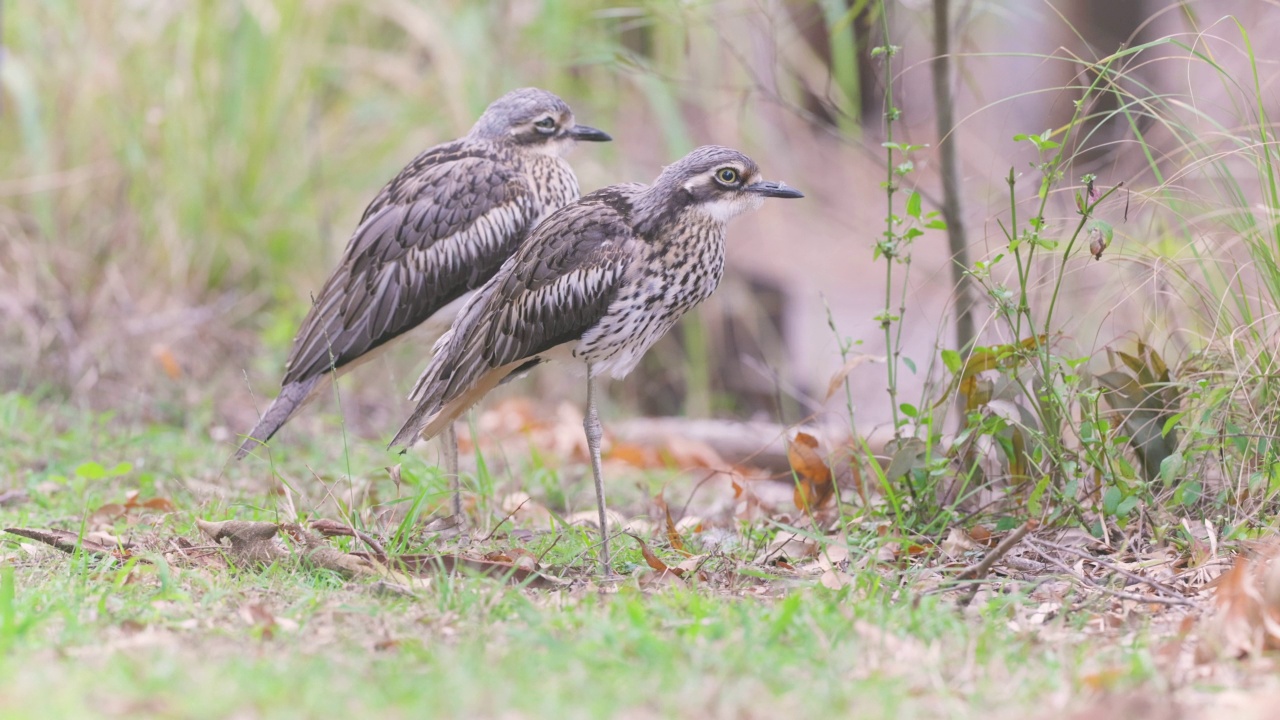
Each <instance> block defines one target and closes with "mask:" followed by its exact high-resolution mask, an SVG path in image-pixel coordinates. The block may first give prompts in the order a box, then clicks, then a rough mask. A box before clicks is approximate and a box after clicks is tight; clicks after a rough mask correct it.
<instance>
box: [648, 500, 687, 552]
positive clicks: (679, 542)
mask: <svg viewBox="0 0 1280 720" xmlns="http://www.w3.org/2000/svg"><path fill="white" fill-rule="evenodd" d="M653 502H654V503H656V504H657V506H658V507H659V508H661V509H662V514H663V515H665V516H666V521H667V543H668V544H670V545H671V549H672V550H675V551H676V552H678V553H681V554H683V555H684V556H685V557H688V556H690V555H692V554H693V553H690V552H689V551H687V550H685V549H684V538H683V537H681V536H680V531H679V530H678V529H676V523H675V521H674V520H672V519H671V508H670V507H669V506H668V505H667V500H666V498H664V497H663V496H662V493H661V492H660V493H658V494H657V496H655V497H654V498H653Z"/></svg>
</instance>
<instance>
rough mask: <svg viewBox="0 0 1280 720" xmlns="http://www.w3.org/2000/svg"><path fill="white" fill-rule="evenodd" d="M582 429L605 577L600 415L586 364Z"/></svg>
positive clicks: (610, 571)
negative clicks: (590, 475)
mask: <svg viewBox="0 0 1280 720" xmlns="http://www.w3.org/2000/svg"><path fill="white" fill-rule="evenodd" d="M582 429H583V430H585V431H586V433H587V449H588V451H590V453H591V474H592V475H594V476H595V481H596V509H597V510H599V511H600V569H601V572H603V574H604V576H605V577H609V576H611V575H613V567H612V566H611V565H610V563H609V526H608V524H607V517H606V515H605V510H604V479H603V478H602V477H601V476H600V438H601V437H603V435H604V431H603V430H602V429H601V427H600V415H599V414H597V413H596V396H595V380H594V379H593V378H592V377H591V364H590V363H588V364H587V414H586V416H584V417H583V418H582Z"/></svg>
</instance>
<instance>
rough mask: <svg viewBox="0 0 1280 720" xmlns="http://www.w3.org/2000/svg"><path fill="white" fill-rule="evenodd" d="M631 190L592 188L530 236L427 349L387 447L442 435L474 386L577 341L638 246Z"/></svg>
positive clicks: (471, 397)
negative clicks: (410, 409)
mask: <svg viewBox="0 0 1280 720" xmlns="http://www.w3.org/2000/svg"><path fill="white" fill-rule="evenodd" d="M640 187H642V186H615V187H613V188H606V189H605V190H602V191H597V192H596V193H592V194H591V195H587V196H585V197H583V198H582V199H581V200H579V201H578V202H576V203H573V204H570V205H568V206H566V207H564V208H561V209H560V210H559V211H557V212H556V213H554V214H552V215H551V216H550V217H548V218H547V219H546V220H544V221H543V222H542V223H541V224H540V225H538V227H537V228H535V229H534V231H533V232H532V233H531V234H530V236H529V238H528V240H526V241H525V242H524V243H523V244H522V245H521V246H520V249H519V250H518V251H517V252H516V254H515V255H513V256H512V257H511V259H510V260H508V261H507V262H506V263H505V264H504V265H503V266H502V268H501V269H500V270H499V271H498V273H497V274H496V275H494V276H493V278H492V279H491V280H489V282H488V283H486V284H485V285H484V286H483V287H482V288H481V289H480V291H479V292H477V293H476V294H475V295H474V296H473V297H472V298H471V299H470V300H469V301H468V302H467V304H466V305H465V306H464V307H463V308H462V310H461V311H460V312H459V313H458V317H457V319H456V320H454V323H453V326H452V327H451V328H450V329H449V331H448V332H447V333H446V334H445V335H444V336H443V337H441V338H440V340H439V341H438V342H437V343H436V348H435V355H434V357H432V359H431V362H430V363H429V364H428V366H427V369H426V370H425V371H424V372H423V374H422V377H421V378H420V379H419V380H418V384H417V386H416V387H415V388H414V391H413V394H412V395H411V396H410V397H411V398H412V399H414V400H415V401H416V402H417V403H418V405H417V408H416V409H415V411H414V413H413V415H412V416H411V417H410V418H409V420H408V421H407V422H406V423H405V425H404V427H402V428H401V429H400V432H399V433H398V434H397V435H396V439H395V440H393V441H392V445H397V444H406V443H408V442H411V441H412V440H413V439H414V438H415V437H416V436H417V435H418V434H419V433H420V432H422V431H423V429H424V428H429V429H431V430H432V431H438V430H439V429H440V428H443V427H444V426H445V424H447V422H448V421H451V419H452V418H453V417H456V416H457V415H459V414H461V413H462V412H465V411H466V410H467V408H468V407H470V405H471V404H472V403H474V402H475V401H477V400H478V399H479V397H480V395H481V394H483V392H480V393H477V392H475V391H476V390H477V389H478V388H481V386H483V388H484V389H485V391H487V389H488V388H491V387H494V386H496V385H497V384H499V383H501V382H502V381H503V380H504V379H505V374H509V373H510V372H514V371H516V370H517V369H519V368H523V367H527V365H528V362H529V361H530V360H536V359H537V358H538V356H539V355H540V354H541V353H545V352H547V351H548V350H551V349H552V348H554V347H556V346H559V345H562V344H564V343H567V342H571V341H573V340H576V339H578V338H580V337H582V335H583V334H584V333H586V332H587V331H588V330H589V329H590V328H591V327H592V326H594V325H595V324H596V323H597V322H599V321H600V319H601V318H603V317H604V316H605V315H606V313H607V312H608V310H609V305H610V303H611V302H612V301H613V298H614V297H615V296H616V295H617V293H618V290H619V288H620V287H621V285H622V283H623V282H624V281H625V279H626V277H627V271H628V268H629V267H630V264H631V260H632V258H633V257H635V255H636V253H637V249H638V243H640V242H641V241H640V239H639V238H637V237H636V235H635V233H634V232H633V231H632V229H631V227H630V224H629V222H628V213H629V210H630V198H631V197H632V196H633V194H634V193H635V192H636V191H637V190H638V189H639V188H640ZM497 371H502V372H498V374H497V375H495V372H497Z"/></svg>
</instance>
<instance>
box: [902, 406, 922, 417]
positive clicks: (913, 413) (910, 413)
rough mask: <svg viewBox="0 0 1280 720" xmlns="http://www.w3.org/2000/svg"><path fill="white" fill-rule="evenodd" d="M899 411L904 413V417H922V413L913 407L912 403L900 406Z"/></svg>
mask: <svg viewBox="0 0 1280 720" xmlns="http://www.w3.org/2000/svg"><path fill="white" fill-rule="evenodd" d="M898 409H899V410H901V411H902V414H903V415H906V416H907V417H909V418H916V417H919V415H920V411H919V410H917V409H916V406H915V405H912V404H911V403H902V404H901V405H899V406H898Z"/></svg>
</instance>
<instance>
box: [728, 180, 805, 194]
mask: <svg viewBox="0 0 1280 720" xmlns="http://www.w3.org/2000/svg"><path fill="white" fill-rule="evenodd" d="M743 190H745V191H746V192H749V193H755V194H757V195H763V196H765V197H776V198H802V197H804V193H802V192H800V191H799V190H797V189H795V188H792V187H787V184H786V183H780V182H765V181H764V180H761V181H760V182H757V183H751V184H750V185H748V186H746V187H745V188H743Z"/></svg>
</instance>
